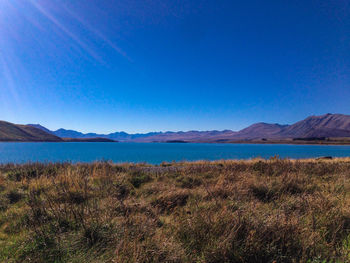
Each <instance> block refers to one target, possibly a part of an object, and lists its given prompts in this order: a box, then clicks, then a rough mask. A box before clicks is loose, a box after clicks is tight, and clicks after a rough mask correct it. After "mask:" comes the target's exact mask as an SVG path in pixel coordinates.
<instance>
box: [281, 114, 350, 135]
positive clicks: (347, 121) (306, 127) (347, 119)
mask: <svg viewBox="0 0 350 263" xmlns="http://www.w3.org/2000/svg"><path fill="white" fill-rule="evenodd" d="M278 136H279V137H280V138H297V137H300V138H303V137H350V116H349V115H343V114H329V113H328V114H325V115H321V116H310V117H308V118H306V119H305V120H302V121H299V122H297V123H295V124H293V125H290V126H287V127H286V128H285V129H283V131H281V132H280V133H279V134H278Z"/></svg>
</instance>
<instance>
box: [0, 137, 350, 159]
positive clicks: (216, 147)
mask: <svg viewBox="0 0 350 263" xmlns="http://www.w3.org/2000/svg"><path fill="white" fill-rule="evenodd" d="M275 155H278V156H279V157H281V158H293V159H294V158H313V157H320V156H333V157H349V156H350V146H339V145H281V144H210V143H93V142H92V143H89V142H85V143H79V142H77V143H75V142H72V143H45V142H44V143H9V142H2V143H0V163H8V162H14V163H25V162H64V161H69V162H73V163H75V162H91V161H100V160H105V161H113V162H118V163H119V162H134V163H135V162H147V163H151V164H159V163H161V162H163V161H165V162H172V161H195V160H220V159H250V158H254V157H262V158H270V157H273V156H275Z"/></svg>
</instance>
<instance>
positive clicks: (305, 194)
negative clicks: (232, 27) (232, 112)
mask: <svg viewBox="0 0 350 263" xmlns="http://www.w3.org/2000/svg"><path fill="white" fill-rule="evenodd" d="M0 261H1V262H79V263H81V262H276V263H277V262H310V263H311V262H313V263H316V262H350V158H349V159H335V160H318V161H317V160H300V161H295V160H280V159H277V158H274V159H271V160H253V161H216V162H194V163H164V164H162V165H159V166H151V165H146V164H137V165H134V164H120V165H117V164H111V163H91V164H26V165H13V164H8V165H1V166H0Z"/></svg>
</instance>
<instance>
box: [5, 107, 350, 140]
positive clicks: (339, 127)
mask: <svg viewBox="0 0 350 263" xmlns="http://www.w3.org/2000/svg"><path fill="white" fill-rule="evenodd" d="M337 137H338V138H339V137H350V115H344V114H330V113H328V114H325V115H321V116H310V117H308V118H306V119H304V120H302V121H299V122H296V123H294V124H291V125H281V124H277V123H275V124H270V123H263V122H260V123H255V124H253V125H251V126H249V127H247V128H245V129H242V130H240V131H231V130H224V131H215V130H214V131H187V132H183V131H179V132H170V131H169V132H150V133H137V134H129V133H126V132H114V133H110V134H97V133H81V132H79V131H74V130H66V129H58V130H56V131H51V130H49V129H47V128H45V127H43V126H42V125H40V124H28V125H19V124H13V123H9V122H5V121H0V141H49V142H60V141H84V142H85V141H111V140H113V141H120V142H235V141H254V140H285V139H296V138H298V139H308V138H315V139H319V138H337Z"/></svg>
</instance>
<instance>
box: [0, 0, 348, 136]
mask: <svg viewBox="0 0 350 263" xmlns="http://www.w3.org/2000/svg"><path fill="white" fill-rule="evenodd" d="M324 113H344V114H350V2H349V1H345V0H344V1H339V0H335V1H277V0H276V1H232V0H227V1H226V0H222V1H214V0H213V1H201V0H196V1H194V0H193V1H189V0H188V1H186V0H183V1H176V0H159V1H156V0H145V1H138V0H128V1H125V0H119V1H114V0H89V1H86V0H75V1H68V0H60V1H58V0H26V1H23V0H11V1H9V0H0V119H1V120H6V121H10V122H14V123H22V124H26V123H40V124H42V125H44V126H45V127H48V128H50V129H52V130H55V129H58V128H61V127H63V128H67V129H74V130H79V131H82V132H99V133H108V132H114V131H126V132H132V133H134V132H148V131H168V130H172V131H179V130H184V131H187V130H214V129H216V130H223V129H232V130H239V129H241V128H244V127H246V126H248V125H250V124H252V123H254V122H260V121H264V122H272V123H275V122H278V123H281V124H288V123H293V122H295V121H298V120H301V119H303V118H305V117H307V116H309V115H319V114H324Z"/></svg>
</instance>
